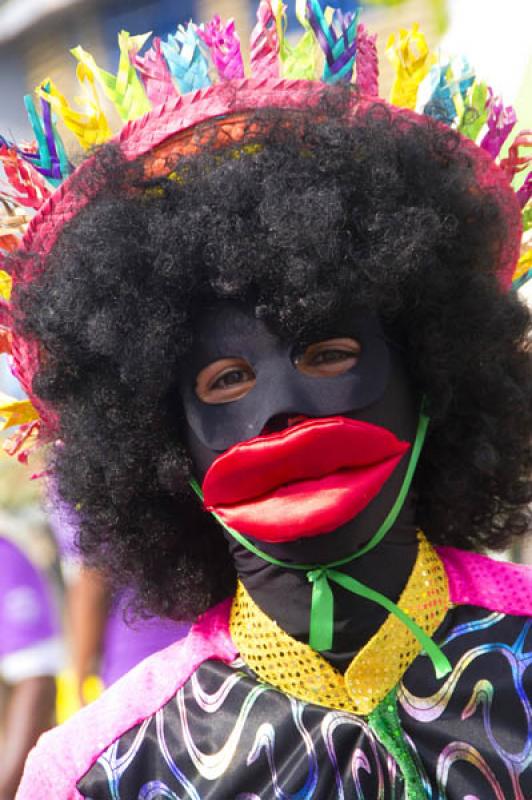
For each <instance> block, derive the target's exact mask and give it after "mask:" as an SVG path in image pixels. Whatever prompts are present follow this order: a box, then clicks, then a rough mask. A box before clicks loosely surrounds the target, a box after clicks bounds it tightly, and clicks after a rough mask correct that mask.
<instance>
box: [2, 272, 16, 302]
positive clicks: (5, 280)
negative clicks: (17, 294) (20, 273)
mask: <svg viewBox="0 0 532 800" xmlns="http://www.w3.org/2000/svg"><path fill="white" fill-rule="evenodd" d="M12 286H13V281H12V279H11V275H9V274H8V273H7V272H6V271H5V270H4V269H0V297H1V298H2V300H7V301H9V299H10V297H11V288H12Z"/></svg>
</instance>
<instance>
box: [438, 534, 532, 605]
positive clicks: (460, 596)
mask: <svg viewBox="0 0 532 800" xmlns="http://www.w3.org/2000/svg"><path fill="white" fill-rule="evenodd" d="M436 550H437V553H438V555H439V557H440V558H441V560H442V561H443V565H444V567H445V571H446V573H447V578H448V580H449V591H450V599H451V602H452V603H453V604H454V605H462V606H463V605H472V606H480V607H481V608H487V609H489V610H490V611H499V612H501V613H504V614H514V615H515V616H519V617H521V616H526V617H528V616H532V568H531V567H528V566H524V565H522V564H509V563H507V562H504V561H494V560H493V559H491V558H488V557H487V556H481V555H479V554H478V553H470V552H467V551H465V550H456V549H455V548H453V547H438V548H436Z"/></svg>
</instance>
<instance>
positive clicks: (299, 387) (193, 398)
mask: <svg viewBox="0 0 532 800" xmlns="http://www.w3.org/2000/svg"><path fill="white" fill-rule="evenodd" d="M336 336H338V337H352V338H353V339H356V340H357V341H358V342H359V343H360V355H359V358H358V359H357V363H356V365H354V366H353V367H352V368H350V369H348V370H347V371H346V372H345V373H343V374H341V375H339V376H337V377H329V378H322V377H310V376H308V375H305V374H301V372H300V371H299V370H298V369H297V367H296V363H295V362H296V361H297V356H298V354H299V352H300V351H301V349H302V348H301V345H300V343H297V342H287V341H284V340H282V339H281V338H279V337H278V336H276V335H275V334H274V333H272V332H271V331H270V330H269V329H268V327H267V326H266V325H265V324H264V323H263V322H261V321H260V320H256V319H255V318H254V316H253V314H252V313H251V311H248V310H247V309H243V308H242V307H241V306H237V305H236V304H231V303H220V304H219V305H218V306H216V308H215V309H213V310H212V311H211V312H210V313H207V312H206V313H205V315H204V316H203V317H202V318H200V319H199V320H198V323H197V325H196V337H195V345H194V347H193V350H192V352H191V354H190V356H189V358H188V361H187V364H186V366H185V367H184V368H182V371H181V375H182V384H181V391H182V398H183V404H184V410H185V415H186V420H187V428H186V437H187V441H188V446H189V450H190V453H191V456H192V459H193V462H194V468H195V473H196V477H197V478H198V479H199V480H200V481H202V480H203V478H204V476H205V473H206V472H207V470H208V469H209V467H210V466H211V464H212V463H213V462H214V461H216V459H218V458H219V456H220V449H221V450H225V449H229V448H232V447H233V446H234V445H237V444H238V443H240V442H242V441H247V440H249V439H253V438H254V437H256V436H258V435H260V434H261V433H262V434H264V433H268V432H269V431H270V430H271V429H272V422H275V421H277V422H278V427H277V430H279V429H282V428H283V425H284V426H289V425H291V424H292V423H293V421H292V420H291V419H290V417H295V418H296V420H297V418H298V417H299V416H300V415H301V416H303V417H317V418H321V417H330V416H341V417H347V418H349V419H353V420H357V421H361V422H366V423H370V424H371V425H375V426H378V427H380V428H383V429H385V430H388V431H391V432H392V433H393V434H394V435H395V436H397V437H398V438H400V439H401V440H403V441H406V442H409V443H412V442H413V441H414V438H415V433H416V427H417V423H418V414H419V401H418V398H417V397H416V396H415V395H414V393H413V391H412V386H411V383H410V380H409V378H408V375H407V372H406V369H405V367H404V365H403V362H402V357H401V354H400V351H399V348H397V347H396V346H395V345H394V344H393V343H392V344H390V343H389V342H388V341H387V340H386V339H385V335H384V333H383V330H382V326H381V325H380V323H379V321H378V319H377V318H376V317H375V316H374V315H372V314H371V313H369V312H366V311H362V312H355V313H353V315H352V317H351V318H350V320H349V321H347V322H346V320H345V319H342V320H338V321H336V322H335V321H332V324H331V326H330V327H329V328H328V329H327V331H326V333H325V335H324V331H323V329H322V327H321V326H320V329H319V331H318V333H317V334H316V335H314V336H309V337H307V340H306V341H307V342H312V341H318V340H320V341H322V340H323V339H327V338H329V337H336ZM227 357H244V358H245V359H246V361H247V362H249V363H250V365H251V367H252V368H253V372H254V373H255V375H256V381H257V382H256V384H255V385H254V387H253V388H252V389H251V390H250V391H249V393H247V394H246V395H245V396H244V397H242V398H241V399H236V400H234V401H233V402H232V403H227V404H224V405H219V406H217V405H211V404H206V403H204V402H202V401H201V400H200V399H199V397H198V396H197V395H196V378H197V376H198V374H199V373H201V371H202V370H204V369H205V368H206V367H207V366H208V365H209V364H211V363H212V362H215V361H217V360H218V359H222V358H227ZM259 381H260V386H259ZM274 429H275V428H274ZM407 464H408V455H406V456H405V457H404V458H403V459H402V461H401V462H400V464H399V465H398V467H397V468H396V469H395V471H394V472H393V474H392V475H391V477H390V478H389V479H388V480H387V481H386V483H385V484H384V486H383V487H382V489H381V491H380V492H379V494H378V495H377V496H376V497H375V498H374V499H373V500H372V501H371V502H369V504H368V505H367V506H366V508H364V509H363V510H362V511H361V513H359V514H358V515H357V516H356V517H354V518H353V519H351V520H350V521H349V522H347V523H346V524H343V525H340V526H339V527H338V528H336V529H335V530H332V531H330V532H328V533H327V534H325V535H317V536H313V537H311V538H301V539H295V540H292V541H285V542H278V543H268V544H266V543H265V542H264V541H257V540H254V539H253V537H252V536H250V535H249V533H248V532H246V531H245V530H244V529H242V531H241V532H242V533H244V534H246V538H247V539H248V541H250V542H251V543H254V544H255V545H257V546H258V547H259V549H262V550H263V551H265V552H268V553H269V554H270V555H271V556H273V557H274V558H277V559H280V560H281V561H284V562H287V563H290V562H291V563H297V562H310V563H315V564H324V563H327V562H331V561H333V560H336V559H341V558H344V557H346V556H347V555H349V554H351V553H355V552H356V551H357V550H358V549H359V548H360V547H361V546H363V545H364V544H365V543H366V542H367V541H368V540H369V539H370V538H371V537H372V536H373V534H374V533H375V532H376V531H377V529H378V527H379V526H380V525H381V524H382V522H383V520H384V519H385V517H386V515H387V514H388V512H389V510H390V509H391V507H392V505H393V503H394V501H395V500H396V498H397V495H398V492H399V490H400V488H401V485H402V482H403V479H404V476H405V472H406V467H407ZM228 539H229V545H230V548H231V552H232V554H233V557H234V560H235V565H236V568H237V572H238V574H239V577H240V579H241V580H242V581H243V583H244V585H245V586H246V587H247V589H248V591H250V592H251V594H252V596H253V597H254V598H255V599H256V601H257V602H258V603H259V605H260V606H261V608H262V609H263V610H265V611H266V613H268V614H269V615H270V616H272V618H274V619H276V620H277V622H278V623H279V624H280V625H281V627H283V628H284V629H285V630H287V631H288V632H289V633H290V634H292V635H294V636H296V637H297V638H299V639H301V640H302V641H307V640H308V620H309V609H310V592H311V587H310V584H309V583H308V581H307V580H306V578H305V575H304V573H301V572H292V571H291V570H285V569H283V568H282V567H274V566H272V565H271V564H268V563H266V562H265V561H263V560H262V559H261V558H259V557H258V556H256V555H253V554H252V553H250V552H249V551H248V550H247V549H245V548H244V547H243V546H242V545H241V544H239V543H238V542H236V541H235V540H234V539H233V538H232V537H231V536H228ZM382 548H384V550H383V549H382ZM416 550H417V544H416V528H415V501H414V498H413V496H412V494H410V495H409V496H408V498H407V500H406V502H405V503H404V505H403V508H402V509H401V511H400V514H399V517H398V519H397V521H396V523H395V524H394V527H393V529H392V530H391V531H390V533H389V535H388V536H387V537H386V540H385V541H384V542H383V543H382V545H381V546H380V547H379V548H378V550H377V551H372V552H371V553H369V554H368V555H367V556H365V557H364V558H363V559H360V560H358V561H354V562H352V563H351V564H349V565H348V566H347V567H346V568H345V569H346V571H347V572H348V573H349V574H351V575H352V576H353V577H356V578H357V579H359V580H362V581H364V580H367V581H368V582H369V585H371V586H373V587H374V588H376V589H378V590H379V591H381V592H384V593H385V594H388V593H389V594H390V595H391V596H392V597H398V595H399V592H400V591H401V590H402V587H403V586H404V583H405V581H406V579H407V576H408V574H409V572H410V570H411V567H412V564H413V561H414V559H415V553H416ZM379 553H380V555H379ZM390 565H393V567H392V569H391V570H390V568H389V567H390ZM287 596H290V597H291V602H290V603H289V604H286V603H284V602H279V600H280V599H281V598H285V597H287ZM335 602H336V605H335V644H334V648H333V650H334V651H335V652H336V653H338V654H341V655H338V656H333V654H332V653H328V654H326V655H327V657H328V658H330V659H331V660H333V659H336V660H335V661H334V663H335V664H337V665H338V666H341V665H343V664H347V663H348V661H349V659H350V658H351V656H352V653H353V651H354V650H356V649H357V647H358V646H360V645H361V644H362V643H363V642H364V641H365V640H366V639H367V637H368V635H369V633H370V632H371V631H373V630H374V629H376V627H378V625H379V624H381V622H382V621H383V619H384V616H385V613H384V612H383V610H382V609H381V608H379V607H378V606H375V605H374V604H372V603H370V602H368V601H364V600H362V599H361V598H358V597H354V596H353V595H351V594H349V593H346V592H344V593H342V591H340V593H339V594H335Z"/></svg>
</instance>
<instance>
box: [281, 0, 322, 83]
mask: <svg viewBox="0 0 532 800" xmlns="http://www.w3.org/2000/svg"><path fill="white" fill-rule="evenodd" d="M272 9H273V12H274V14H275V19H276V23H277V38H278V41H279V59H280V62H281V63H280V72H281V77H283V78H288V79H293V80H308V81H312V80H314V79H315V77H316V72H317V53H318V50H317V47H316V39H315V38H314V34H313V32H312V28H311V27H310V23H309V21H308V19H307V11H306V9H307V0H296V16H297V19H298V22H299V24H300V25H301V27H302V28H303V30H304V33H303V35H302V36H301V38H300V39H299V41H298V42H297V44H290V43H289V42H288V41H287V39H286V28H287V21H286V6H285V5H284V3H283V2H282V0H272Z"/></svg>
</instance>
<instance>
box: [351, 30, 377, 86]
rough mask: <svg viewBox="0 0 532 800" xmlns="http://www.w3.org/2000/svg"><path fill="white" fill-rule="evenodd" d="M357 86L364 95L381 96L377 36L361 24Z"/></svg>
mask: <svg viewBox="0 0 532 800" xmlns="http://www.w3.org/2000/svg"><path fill="white" fill-rule="evenodd" d="M357 47H358V49H357V56H356V85H357V87H358V89H359V90H360V92H362V94H366V95H368V96H369V97H378V96H379V56H378V53H377V35H376V34H373V35H370V34H369V33H368V31H367V30H366V26H365V25H362V24H360V25H359V26H358V32H357Z"/></svg>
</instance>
